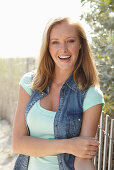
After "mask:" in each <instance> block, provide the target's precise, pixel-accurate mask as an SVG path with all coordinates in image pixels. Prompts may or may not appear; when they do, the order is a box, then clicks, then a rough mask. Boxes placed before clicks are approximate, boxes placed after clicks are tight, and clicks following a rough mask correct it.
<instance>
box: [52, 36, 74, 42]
mask: <svg viewBox="0 0 114 170" xmlns="http://www.w3.org/2000/svg"><path fill="white" fill-rule="evenodd" d="M69 38H77V36H75V37H74V36H71V37H67V38H66V39H69ZM53 40H59V39H58V38H52V39H50V41H53Z"/></svg>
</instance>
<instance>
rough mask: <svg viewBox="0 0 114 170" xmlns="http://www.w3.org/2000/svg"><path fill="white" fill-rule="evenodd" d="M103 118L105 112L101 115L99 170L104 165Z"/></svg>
mask: <svg viewBox="0 0 114 170" xmlns="http://www.w3.org/2000/svg"><path fill="white" fill-rule="evenodd" d="M103 118H104V112H102V114H101V118H100V130H99V142H100V145H99V153H98V170H101V167H102V166H101V165H102V151H103V149H102V147H103Z"/></svg>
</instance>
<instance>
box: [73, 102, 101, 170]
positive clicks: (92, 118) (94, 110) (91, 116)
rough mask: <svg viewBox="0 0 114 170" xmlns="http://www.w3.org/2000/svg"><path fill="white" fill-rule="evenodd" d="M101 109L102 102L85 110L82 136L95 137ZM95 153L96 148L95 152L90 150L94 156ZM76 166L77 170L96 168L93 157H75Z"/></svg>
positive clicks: (93, 169) (92, 169)
mask: <svg viewBox="0 0 114 170" xmlns="http://www.w3.org/2000/svg"><path fill="white" fill-rule="evenodd" d="M101 111H102V104H97V105H95V106H93V107H91V108H89V109H87V110H86V111H85V112H83V120H82V128H81V133H80V136H82V137H86V138H91V137H95V135H96V131H97V127H98V123H99V120H100V115H101ZM89 147H90V146H89ZM88 150H89V148H88ZM95 153H96V149H95V151H94V152H91V153H89V151H88V154H91V155H93V157H94V155H95ZM74 167H75V170H95V167H94V164H93V162H92V159H84V158H81V157H75V162H74Z"/></svg>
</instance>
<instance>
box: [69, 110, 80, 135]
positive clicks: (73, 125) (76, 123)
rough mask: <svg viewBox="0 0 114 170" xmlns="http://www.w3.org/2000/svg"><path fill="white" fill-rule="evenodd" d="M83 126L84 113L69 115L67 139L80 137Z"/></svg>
mask: <svg viewBox="0 0 114 170" xmlns="http://www.w3.org/2000/svg"><path fill="white" fill-rule="evenodd" d="M81 124H82V112H78V113H76V112H72V113H71V112H68V113H67V137H68V138H71V137H76V136H79V134H80V130H81Z"/></svg>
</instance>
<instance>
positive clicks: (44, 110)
mask: <svg viewBox="0 0 114 170" xmlns="http://www.w3.org/2000/svg"><path fill="white" fill-rule="evenodd" d="M37 106H38V108H39V109H40V110H41V111H42V112H46V113H56V112H54V111H51V110H47V109H45V108H43V107H42V106H41V105H40V100H38V105H37Z"/></svg>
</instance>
